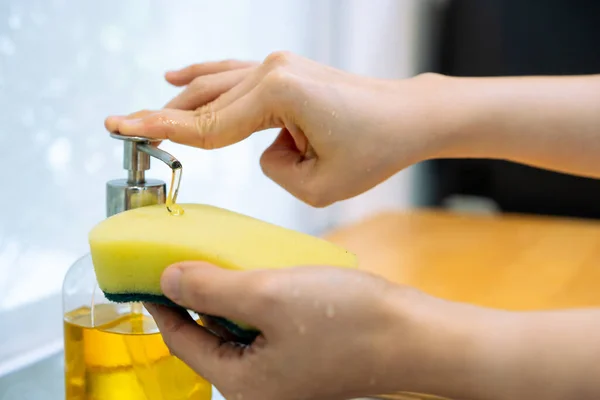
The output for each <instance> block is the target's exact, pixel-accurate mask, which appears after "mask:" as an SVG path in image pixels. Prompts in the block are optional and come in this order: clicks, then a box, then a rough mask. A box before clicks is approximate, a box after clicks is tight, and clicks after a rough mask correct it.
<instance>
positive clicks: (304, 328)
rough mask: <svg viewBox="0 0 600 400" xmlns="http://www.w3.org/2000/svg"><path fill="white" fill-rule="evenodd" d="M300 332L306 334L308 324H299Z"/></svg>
mask: <svg viewBox="0 0 600 400" xmlns="http://www.w3.org/2000/svg"><path fill="white" fill-rule="evenodd" d="M298 333H299V334H301V335H304V334H306V326H304V325H299V326H298Z"/></svg>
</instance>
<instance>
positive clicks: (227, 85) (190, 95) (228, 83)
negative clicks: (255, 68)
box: [165, 68, 252, 110]
mask: <svg viewBox="0 0 600 400" xmlns="http://www.w3.org/2000/svg"><path fill="white" fill-rule="evenodd" d="M251 70H252V69H251V68H244V69H236V70H232V71H227V72H221V73H217V74H212V75H207V76H199V77H197V78H195V79H194V80H193V81H192V82H191V83H190V84H189V85H188V86H187V87H186V88H185V89H184V90H183V91H182V92H181V93H180V94H179V95H177V96H176V97H175V98H173V99H172V100H171V101H169V102H168V103H167V104H166V105H165V108H177V109H180V110H195V109H197V108H198V107H200V106H203V105H205V104H207V103H210V102H211V101H213V100H215V99H216V98H217V97H219V96H220V95H221V94H223V93H225V92H227V91H229V90H230V89H231V88H233V87H234V86H236V85H237V84H239V83H240V82H241V81H242V80H243V79H244V78H245V77H246V76H247V75H248V74H249V73H250V71H251Z"/></svg>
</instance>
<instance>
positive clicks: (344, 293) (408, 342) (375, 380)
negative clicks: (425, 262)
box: [147, 262, 478, 400]
mask: <svg viewBox="0 0 600 400" xmlns="http://www.w3.org/2000/svg"><path fill="white" fill-rule="evenodd" d="M162 290H163V291H164V293H165V294H166V295H167V296H168V297H169V298H171V299H172V300H173V301H175V302H176V303H178V304H180V305H181V306H183V307H186V308H188V309H192V310H195V311H197V312H200V313H206V314H211V315H218V316H223V317H226V318H228V319H232V320H238V321H243V322H246V323H248V324H251V325H253V326H255V327H257V328H258V329H260V331H261V332H262V335H261V336H259V337H258V338H257V339H256V341H255V342H254V343H253V344H252V345H251V346H250V347H245V348H242V347H237V346H235V345H233V344H230V343H222V342H221V341H220V340H219V339H218V338H217V336H214V335H213V334H212V333H210V332H209V331H207V330H206V329H205V328H204V327H201V326H199V325H198V324H196V323H195V322H194V321H193V320H192V319H191V318H189V316H188V315H187V314H186V315H181V314H179V313H177V312H175V311H173V309H169V308H166V307H160V306H150V305H148V306H147V307H148V310H149V311H150V312H151V313H152V315H153V316H154V318H155V320H156V322H157V323H158V326H159V328H160V331H161V333H162V335H163V337H164V340H165V342H166V344H167V345H168V346H169V348H170V350H171V351H172V352H173V354H175V355H176V356H177V357H179V358H180V359H181V360H183V361H184V362H185V363H186V364H188V365H189V366H190V367H191V368H193V369H194V370H195V371H196V372H198V373H199V374H200V375H202V376H203V377H205V378H206V379H208V380H209V381H210V382H211V383H213V384H214V385H215V386H216V387H217V388H218V389H219V391H221V393H222V394H223V395H224V396H225V397H226V398H227V399H233V400H235V399H242V400H282V399H304V400H311V399H319V400H328V399H330V400H336V399H349V398H358V397H361V396H367V395H374V394H381V393H392V392H397V391H400V390H403V391H413V392H419V391H427V392H434V393H435V392H443V393H440V394H458V393H457V392H455V391H454V390H467V389H470V387H469V385H468V384H477V382H474V383H473V382H467V381H466V377H468V376H469V374H468V373H467V372H468V371H470V370H469V367H471V366H472V364H470V356H471V355H470V354H469V353H468V352H467V351H466V350H467V349H471V347H475V342H474V341H471V340H468V339H467V338H468V337H469V335H470V334H471V333H472V332H476V331H478V321H477V319H476V318H473V315H474V314H473V312H472V311H467V312H463V313H462V314H456V313H455V312H454V311H449V310H453V308H452V306H451V305H449V303H445V302H442V301H440V300H436V299H433V298H431V297H429V296H426V295H424V294H422V293H420V292H418V291H415V290H412V289H409V288H405V287H400V286H396V285H394V284H392V283H390V282H388V281H386V280H384V279H382V278H379V277H376V276H373V275H370V274H367V273H364V272H360V271H355V270H346V269H341V268H330V267H299V268H292V269H286V270H279V271H266V270H265V271H251V272H240V271H228V270H224V269H222V268H218V267H214V266H211V265H207V264H204V263H200V262H188V263H182V264H178V265H174V266H171V267H170V268H168V269H167V270H166V272H165V273H164V274H163V278H162ZM467 322H468V323H467ZM455 325H457V326H460V327H464V328H461V329H462V331H461V330H460V329H454V326H455ZM466 383H468V384H466ZM461 394H462V393H461Z"/></svg>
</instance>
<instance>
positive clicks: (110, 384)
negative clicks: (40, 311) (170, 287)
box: [64, 303, 212, 400]
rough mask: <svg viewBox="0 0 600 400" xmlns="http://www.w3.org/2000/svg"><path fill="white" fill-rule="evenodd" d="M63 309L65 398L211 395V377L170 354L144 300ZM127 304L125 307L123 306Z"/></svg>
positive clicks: (193, 398)
mask: <svg viewBox="0 0 600 400" xmlns="http://www.w3.org/2000/svg"><path fill="white" fill-rule="evenodd" d="M131 308H132V309H130V310H129V311H127V308H123V307H122V306H121V307H120V308H119V307H118V305H116V304H96V305H95V315H94V320H95V321H94V322H95V327H92V324H91V310H90V308H88V307H82V308H79V309H76V310H74V311H72V312H70V313H68V314H66V315H65V319H64V331H65V335H64V337H65V356H66V357H65V384H66V400H210V399H211V398H212V388H211V385H210V383H209V382H207V381H206V380H204V379H203V378H202V377H201V376H199V375H198V374H196V373H195V372H194V371H193V370H192V369H191V368H189V367H188V366H187V365H185V364H184V363H183V362H182V361H181V360H179V359H178V358H176V357H175V356H172V355H171V354H170V353H169V349H168V348H167V346H166V345H165V343H164V341H163V339H162V336H161V335H160V333H159V331H158V329H157V327H156V324H155V323H154V321H153V320H152V318H150V317H148V316H146V315H144V314H143V312H142V311H143V309H142V308H141V304H139V303H134V304H133V305H132V307H131ZM123 310H125V311H123Z"/></svg>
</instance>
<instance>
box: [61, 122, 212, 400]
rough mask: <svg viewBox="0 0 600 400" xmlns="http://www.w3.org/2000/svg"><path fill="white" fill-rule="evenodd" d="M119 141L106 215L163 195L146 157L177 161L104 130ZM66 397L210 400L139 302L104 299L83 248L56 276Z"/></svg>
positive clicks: (177, 166)
mask: <svg viewBox="0 0 600 400" xmlns="http://www.w3.org/2000/svg"><path fill="white" fill-rule="evenodd" d="M111 136H112V138H114V139H117V140H122V141H123V145H124V146H123V147H124V153H123V168H124V169H125V170H127V178H124V179H115V180H111V181H109V182H107V183H106V215H107V217H110V216H112V215H114V214H117V213H120V212H122V211H126V210H129V209H133V208H137V207H143V206H147V205H152V204H163V203H165V202H166V184H165V182H163V181H160V180H156V179H147V178H146V176H145V174H146V171H147V170H149V169H150V159H151V158H152V157H153V158H157V159H159V160H161V161H163V162H164V163H165V164H167V165H168V166H169V167H170V168H171V169H172V170H174V171H175V170H181V163H180V162H179V161H178V160H177V159H175V158H174V157H173V156H171V155H170V154H169V153H167V152H165V151H163V150H160V149H158V148H157V147H156V145H155V144H156V143H153V141H152V139H148V138H142V137H128V136H122V135H119V134H111ZM62 295H63V315H64V320H63V323H64V345H65V394H66V397H65V399H66V400H92V399H93V400H120V399H127V400H138V399H139V400H210V399H211V396H212V393H211V385H210V384H209V383H208V382H207V381H205V380H204V379H203V378H201V377H200V376H198V375H197V374H196V373H194V371H192V370H191V369H190V368H189V367H187V366H186V365H185V364H183V362H181V361H180V360H179V359H177V358H176V357H174V356H172V355H171V354H170V353H169V350H168V348H167V347H166V345H165V344H164V342H163V340H162V337H161V335H160V332H159V331H158V329H157V327H156V324H155V323H154V320H153V319H152V317H151V316H150V315H149V314H148V313H147V312H146V310H145V309H144V308H143V307H142V305H141V304H139V303H129V304H116V303H111V302H110V301H108V300H107V299H106V298H105V297H104V295H103V293H102V291H101V290H100V288H99V287H98V284H97V281H96V276H95V273H94V267H93V264H92V259H91V256H90V254H89V253H88V254H87V255H85V256H83V257H81V258H80V259H79V260H77V261H76V262H75V263H74V264H73V265H72V266H71V267H70V268H69V270H68V272H67V274H66V276H65V279H64V282H63V291H62Z"/></svg>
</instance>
